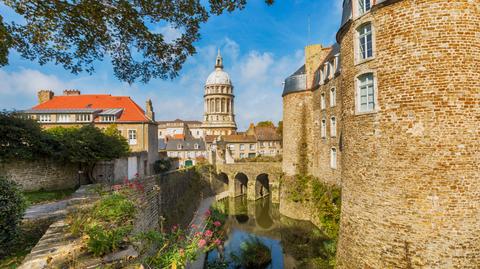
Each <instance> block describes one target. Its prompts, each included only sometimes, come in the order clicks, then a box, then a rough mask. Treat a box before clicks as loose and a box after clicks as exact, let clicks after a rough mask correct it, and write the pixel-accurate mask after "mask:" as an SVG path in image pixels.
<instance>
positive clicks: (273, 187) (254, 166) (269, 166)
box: [216, 162, 283, 202]
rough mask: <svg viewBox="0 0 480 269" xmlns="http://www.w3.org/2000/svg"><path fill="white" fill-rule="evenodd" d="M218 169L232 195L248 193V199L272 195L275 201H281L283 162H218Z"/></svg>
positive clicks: (225, 187)
mask: <svg viewBox="0 0 480 269" xmlns="http://www.w3.org/2000/svg"><path fill="white" fill-rule="evenodd" d="M216 170H217V178H218V179H219V180H220V181H221V182H222V183H223V184H224V190H226V191H228V195H229V196H230V197H237V196H241V195H246V196H247V199H248V200H257V199H259V198H262V197H265V196H268V195H270V196H271V197H272V201H273V202H278V201H279V193H280V179H281V178H282V176H283V172H282V163H281V162H245V163H234V164H217V166H216Z"/></svg>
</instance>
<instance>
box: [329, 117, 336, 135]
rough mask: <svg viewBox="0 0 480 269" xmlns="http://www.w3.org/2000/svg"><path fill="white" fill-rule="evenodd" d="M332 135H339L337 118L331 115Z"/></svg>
mask: <svg viewBox="0 0 480 269" xmlns="http://www.w3.org/2000/svg"><path fill="white" fill-rule="evenodd" d="M330 137H337V118H336V117H335V116H332V117H330Z"/></svg>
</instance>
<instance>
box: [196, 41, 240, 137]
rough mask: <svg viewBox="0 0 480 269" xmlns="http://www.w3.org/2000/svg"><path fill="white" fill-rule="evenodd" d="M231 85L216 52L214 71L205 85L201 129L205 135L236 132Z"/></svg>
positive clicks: (221, 60) (220, 58) (220, 57)
mask: <svg viewBox="0 0 480 269" xmlns="http://www.w3.org/2000/svg"><path fill="white" fill-rule="evenodd" d="M234 97H235V96H234V95H233V84H232V81H231V80H230V76H229V75H228V73H227V72H225V71H224V70H223V59H222V56H221V55H220V50H218V54H217V59H216V61H215V70H214V71H213V72H212V73H211V74H210V75H209V76H208V78H207V81H206V83H205V95H204V103H205V105H204V118H203V125H202V126H203V128H204V129H205V134H207V135H229V134H234V133H235V132H236V130H237V124H236V123H235V115H234Z"/></svg>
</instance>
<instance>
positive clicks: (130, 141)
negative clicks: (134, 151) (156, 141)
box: [127, 129, 138, 145]
mask: <svg viewBox="0 0 480 269" xmlns="http://www.w3.org/2000/svg"><path fill="white" fill-rule="evenodd" d="M130 134H133V136H134V137H135V138H130V137H131V136H130ZM137 137H138V136H137V129H127V140H128V144H129V145H137V143H138V138H137Z"/></svg>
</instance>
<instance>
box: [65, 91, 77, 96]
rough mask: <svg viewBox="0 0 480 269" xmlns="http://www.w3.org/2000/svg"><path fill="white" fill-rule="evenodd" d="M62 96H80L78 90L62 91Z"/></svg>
mask: <svg viewBox="0 0 480 269" xmlns="http://www.w3.org/2000/svg"><path fill="white" fill-rule="evenodd" d="M63 95H65V96H75V95H80V91H79V90H64V91H63Z"/></svg>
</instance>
